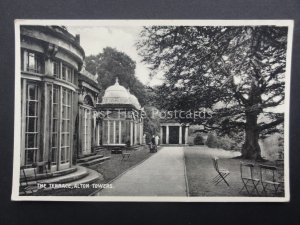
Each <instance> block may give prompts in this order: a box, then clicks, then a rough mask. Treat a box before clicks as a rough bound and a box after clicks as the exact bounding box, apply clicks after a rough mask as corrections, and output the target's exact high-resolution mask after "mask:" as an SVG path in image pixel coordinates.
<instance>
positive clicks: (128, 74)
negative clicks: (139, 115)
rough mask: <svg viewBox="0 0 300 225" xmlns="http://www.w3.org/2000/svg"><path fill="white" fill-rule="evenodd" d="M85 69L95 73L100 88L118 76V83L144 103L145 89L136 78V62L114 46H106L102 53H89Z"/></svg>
mask: <svg viewBox="0 0 300 225" xmlns="http://www.w3.org/2000/svg"><path fill="white" fill-rule="evenodd" d="M85 63H86V69H87V70H88V71H90V72H91V73H93V74H96V72H97V74H98V75H99V76H98V83H99V86H100V89H101V91H102V95H103V92H104V91H105V89H106V88H107V87H109V86H111V85H113V84H114V83H115V80H116V78H117V77H118V78H119V83H120V84H121V85H123V86H124V87H126V88H129V89H130V92H131V93H132V94H134V95H135V96H136V97H137V98H138V100H139V102H140V104H141V105H144V104H145V103H146V91H145V87H144V85H143V84H142V83H141V82H140V81H139V80H138V79H137V78H136V76H135V68H136V63H135V62H134V61H133V60H132V59H131V58H130V57H129V56H128V55H126V54H125V53H123V52H120V51H118V50H116V49H114V48H110V47H106V48H104V49H103V52H102V53H99V54H98V55H91V56H88V57H86V59H85Z"/></svg>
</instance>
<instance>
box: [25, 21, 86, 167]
mask: <svg viewBox="0 0 300 225" xmlns="http://www.w3.org/2000/svg"><path fill="white" fill-rule="evenodd" d="M20 29H21V30H20V33H21V49H20V51H21V88H22V90H21V116H22V126H21V166H25V167H28V171H30V170H31V168H32V165H33V164H34V163H36V162H42V161H45V162H49V169H50V170H51V171H57V170H63V169H66V168H69V167H71V166H72V158H73V152H74V136H76V134H75V133H74V127H75V120H76V117H77V114H78V94H77V93H78V76H79V71H80V70H81V67H82V65H83V60H84V57H85V53H84V50H83V49H82V48H81V46H80V44H79V40H78V37H74V36H72V35H71V34H70V33H68V32H67V31H66V30H65V29H64V28H62V27H58V26H21V28H20Z"/></svg>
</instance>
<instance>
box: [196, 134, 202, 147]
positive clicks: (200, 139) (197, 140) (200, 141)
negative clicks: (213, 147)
mask: <svg viewBox="0 0 300 225" xmlns="http://www.w3.org/2000/svg"><path fill="white" fill-rule="evenodd" d="M194 144H195V145H204V140H203V137H202V136H201V135H197V136H196V137H195V139H194Z"/></svg>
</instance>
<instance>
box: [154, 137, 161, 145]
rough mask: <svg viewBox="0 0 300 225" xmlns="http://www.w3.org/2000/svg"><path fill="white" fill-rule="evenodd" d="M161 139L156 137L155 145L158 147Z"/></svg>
mask: <svg viewBox="0 0 300 225" xmlns="http://www.w3.org/2000/svg"><path fill="white" fill-rule="evenodd" d="M159 139H160V138H159V136H158V135H156V136H155V145H156V146H158V145H159Z"/></svg>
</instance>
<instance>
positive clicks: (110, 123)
mask: <svg viewBox="0 0 300 225" xmlns="http://www.w3.org/2000/svg"><path fill="white" fill-rule="evenodd" d="M128 122H129V121H125V120H104V121H103V124H102V130H103V132H102V142H103V144H126V142H127V141H128V140H129V137H130V129H129V127H128V125H129V123H128Z"/></svg>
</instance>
